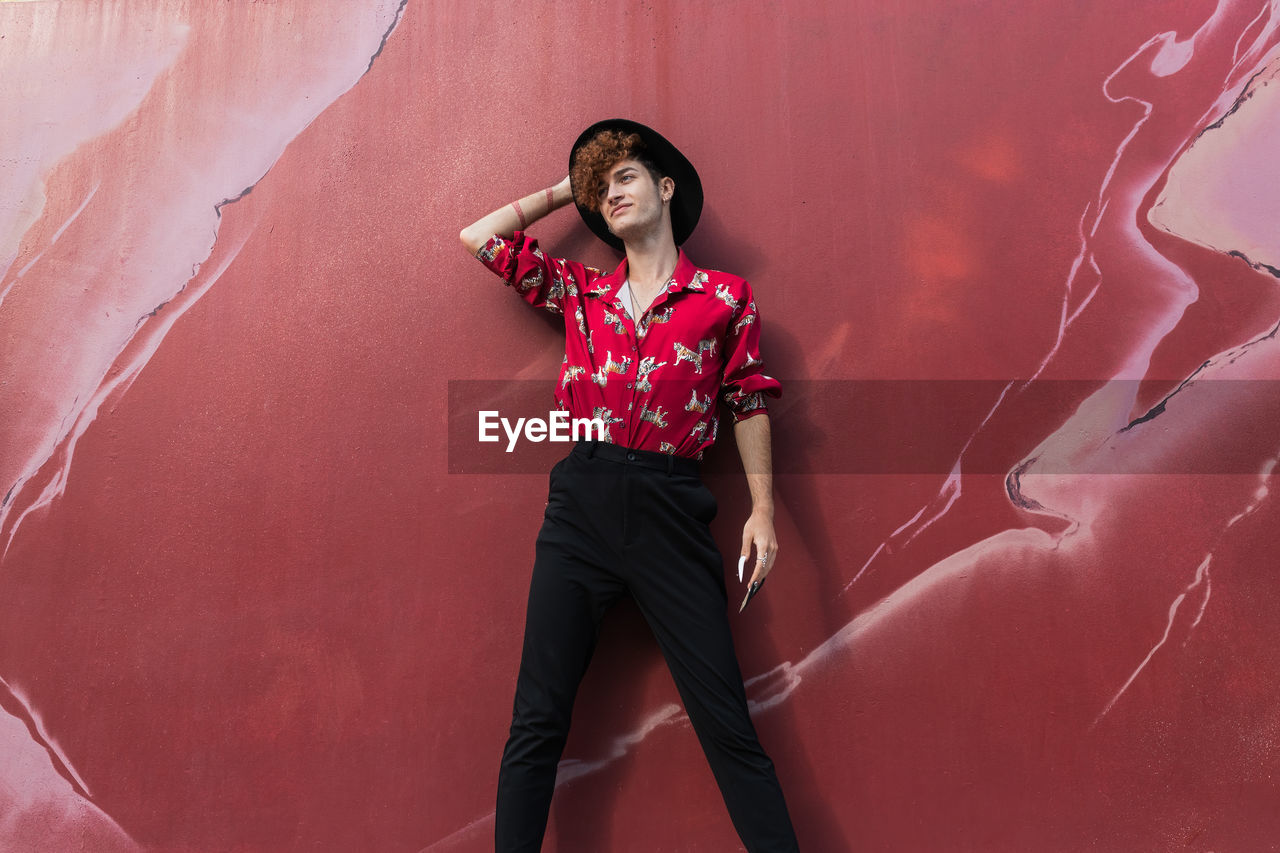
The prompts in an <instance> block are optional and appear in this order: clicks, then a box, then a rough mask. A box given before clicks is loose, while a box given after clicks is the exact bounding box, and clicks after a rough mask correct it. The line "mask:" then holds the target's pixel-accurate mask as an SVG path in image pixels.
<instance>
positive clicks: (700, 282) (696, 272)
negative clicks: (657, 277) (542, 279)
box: [588, 249, 707, 307]
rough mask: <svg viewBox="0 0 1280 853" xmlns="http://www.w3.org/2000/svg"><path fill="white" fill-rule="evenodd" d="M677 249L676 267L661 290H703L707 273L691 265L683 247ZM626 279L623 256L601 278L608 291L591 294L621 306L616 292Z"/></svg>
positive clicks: (664, 291)
mask: <svg viewBox="0 0 1280 853" xmlns="http://www.w3.org/2000/svg"><path fill="white" fill-rule="evenodd" d="M677 251H679V253H680V255H679V257H678V258H677V259H676V268H675V270H674V271H673V272H672V273H671V278H670V279H669V280H668V281H667V286H666V288H664V290H663V291H662V292H663V293H679V292H680V291H682V290H692V291H695V292H697V293H703V292H705V290H706V283H707V274H706V273H705V272H703V271H702V270H700V269H698V268H697V267H696V266H694V265H693V261H691V260H689V256H688V255H686V254H685V253H684V249H678V250H677ZM626 280H627V259H626V257H623V259H622V263H620V264H618V268H617V269H616V270H614V271H613V272H611V273H610V274H609V275H607V276H605V277H604V278H603V279H601V282H602V283H605V284H608V286H609V289H608V291H606V292H604V293H594V294H592V295H593V296H604V297H605V298H606V299H611V300H613V301H615V302H616V303H617V304H618V306H619V307H621V306H622V301H621V300H620V299H619V298H618V292H619V291H621V290H622V284H623V282H625V281H626ZM588 293H590V291H588ZM660 295H661V294H660ZM655 301H656V300H655Z"/></svg>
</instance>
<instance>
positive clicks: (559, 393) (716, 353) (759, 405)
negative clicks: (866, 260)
mask: <svg viewBox="0 0 1280 853" xmlns="http://www.w3.org/2000/svg"><path fill="white" fill-rule="evenodd" d="M476 257H477V258H479V259H480V260H481V261H482V262H483V263H484V264H485V266H487V267H489V269H491V270H493V271H494V272H495V273H497V274H498V275H500V276H502V279H503V281H505V282H506V283H507V284H508V285H510V286H511V287H512V288H513V289H514V290H515V291H516V293H518V294H519V295H520V297H521V298H522V299H524V300H525V301H526V302H528V303H529V304H530V305H533V306H535V307H537V308H545V309H546V310H548V311H551V312H553V313H556V314H562V315H563V316H564V327H565V355H564V362H563V364H562V365H561V367H560V378H559V381H558V382H557V383H556V395H555V397H556V405H557V407H558V408H560V409H563V410H565V411H567V412H568V413H569V416H570V417H572V418H600V419H601V420H603V421H604V423H605V425H606V431H605V440H606V441H609V442H611V443H613V444H620V445H624V446H626V447H631V448H635V449H639V450H656V451H659V452H662V453H674V454H676V455H677V456H688V457H693V458H695V459H701V458H702V454H703V451H705V450H706V449H707V448H708V447H710V446H711V445H712V444H713V443H714V442H715V440H716V430H717V424H718V422H719V416H720V408H719V407H720V404H721V403H723V404H724V405H726V406H727V407H728V408H729V411H730V412H731V413H732V414H733V417H734V420H735V421H741V420H745V419H746V418H749V417H751V416H753V415H759V414H764V413H765V412H766V409H765V403H764V396H765V395H766V394H768V395H769V396H772V397H778V396H780V395H781V394H782V386H781V385H780V384H779V382H778V380H776V379H774V378H773V377H772V376H767V375H766V374H765V373H764V372H763V371H764V362H763V361H762V360H761V358H760V347H759V342H760V316H759V314H757V313H756V304H755V301H754V299H753V298H752V294H751V286H750V285H749V284H747V282H746V281H745V280H743V279H741V278H738V277H737V276H734V275H729V274H727V273H722V272H715V271H714V270H703V269H699V268H697V267H695V266H694V265H693V263H692V262H690V260H689V259H688V258H687V257H686V256H685V253H684V251H683V250H681V251H680V259H679V260H678V261H677V262H676V268H675V272H673V273H672V275H671V279H670V280H669V281H668V282H667V285H666V287H665V288H663V290H662V291H660V292H659V293H658V296H657V298H656V299H654V300H653V304H652V305H650V306H649V308H648V310H646V311H645V312H644V313H643V314H642V315H641V316H640V319H639V322H638V323H634V322H632V319H631V316H630V315H629V314H628V313H627V310H626V306H624V304H623V302H622V300H621V299H619V298H618V291H619V290H620V289H621V287H622V284H623V282H624V281H626V279H627V261H626V259H625V258H624V259H623V261H622V264H621V265H620V266H619V267H618V268H617V269H616V270H614V271H613V272H612V273H610V274H605V273H604V272H602V271H601V270H598V269H594V268H592V267H588V266H584V265H582V264H580V263H576V262H574V261H568V260H564V259H563V258H553V257H550V256H548V255H546V254H544V253H543V251H542V250H541V249H539V248H538V241H537V240H535V239H534V238H532V237H530V236H528V235H527V234H525V233H524V232H522V231H517V232H516V233H515V235H514V236H513V237H511V238H510V239H508V238H505V237H501V236H498V235H494V236H493V237H491V238H489V241H488V242H487V243H485V245H484V246H483V247H482V248H481V249H480V251H479V252H477V253H476Z"/></svg>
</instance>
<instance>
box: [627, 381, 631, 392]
mask: <svg viewBox="0 0 1280 853" xmlns="http://www.w3.org/2000/svg"><path fill="white" fill-rule="evenodd" d="M627 390H628V391H630V390H631V383H630V382H628V383H627Z"/></svg>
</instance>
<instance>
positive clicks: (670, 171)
mask: <svg viewBox="0 0 1280 853" xmlns="http://www.w3.org/2000/svg"><path fill="white" fill-rule="evenodd" d="M602 130H617V131H621V132H622V133H635V134H638V135H639V136H640V140H641V142H642V143H643V145H644V150H643V151H640V152H637V153H639V154H641V155H642V156H644V157H646V158H648V159H649V160H652V161H653V162H654V164H655V165H656V166H657V167H658V170H659V171H660V172H662V173H663V174H664V175H666V176H668V177H670V178H671V180H673V181H675V185H676V189H675V194H674V195H672V197H671V234H672V236H673V237H674V238H675V242H676V245H677V246H679V245H681V244H682V243H684V241H685V240H687V239H689V235H690V234H692V233H693V229H694V227H695V226H697V224H698V217H699V216H701V215H702V181H700V180H699V179H698V172H697V170H696V169H694V168H693V164H692V163H690V162H689V159H688V158H687V157H685V156H684V155H683V154H681V153H680V150H679V149H678V148H676V147H675V146H674V145H672V144H671V143H670V142H668V141H667V140H666V139H665V138H664V137H663V136H662V134H660V133H658V132H657V131H656V130H654V129H653V128H650V127H645V126H644V125H643V124H640V123H639V122H634V121H630V120H628V119H625V118H611V119H606V120H604V121H598V122H596V123H595V124H593V125H591V127H588V128H587V129H586V130H584V131H582V134H581V135H580V136H579V137H578V141H577V142H575V143H573V149H572V150H570V152H569V174H570V175H572V174H573V161H574V158H575V157H577V155H578V149H579V148H581V147H582V146H584V145H586V144H587V143H588V142H590V141H591V140H592V138H593V137H594V136H595V135H596V134H597V133H599V132H600V131H602ZM575 189H576V187H575ZM574 205H575V206H576V207H577V208H578V213H579V214H581V216H582V221H583V222H585V223H587V227H588V228H590V229H591V233H593V234H595V235H596V236H597V237H599V238H600V239H601V240H603V241H605V242H606V243H608V244H609V245H610V246H612V247H613V248H615V249H617V250H618V251H622V250H623V248H624V246H623V243H622V239H621V238H620V237H618V236H617V235H615V234H614V233H613V232H612V231H610V230H609V226H608V225H606V224H605V221H604V217H603V216H601V215H600V213H599V211H595V210H588V209H587V208H585V207H583V206H582V205H580V204H578V202H577V199H576V198H575V199H574Z"/></svg>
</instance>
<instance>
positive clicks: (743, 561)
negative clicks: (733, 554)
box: [738, 557, 747, 583]
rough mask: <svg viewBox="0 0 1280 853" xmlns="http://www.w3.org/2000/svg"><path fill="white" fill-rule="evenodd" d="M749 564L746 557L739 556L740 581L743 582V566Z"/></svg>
mask: <svg viewBox="0 0 1280 853" xmlns="http://www.w3.org/2000/svg"><path fill="white" fill-rule="evenodd" d="M746 564H747V558H746V557H739V558H738V583H742V567H743V566H745V565H746Z"/></svg>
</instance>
